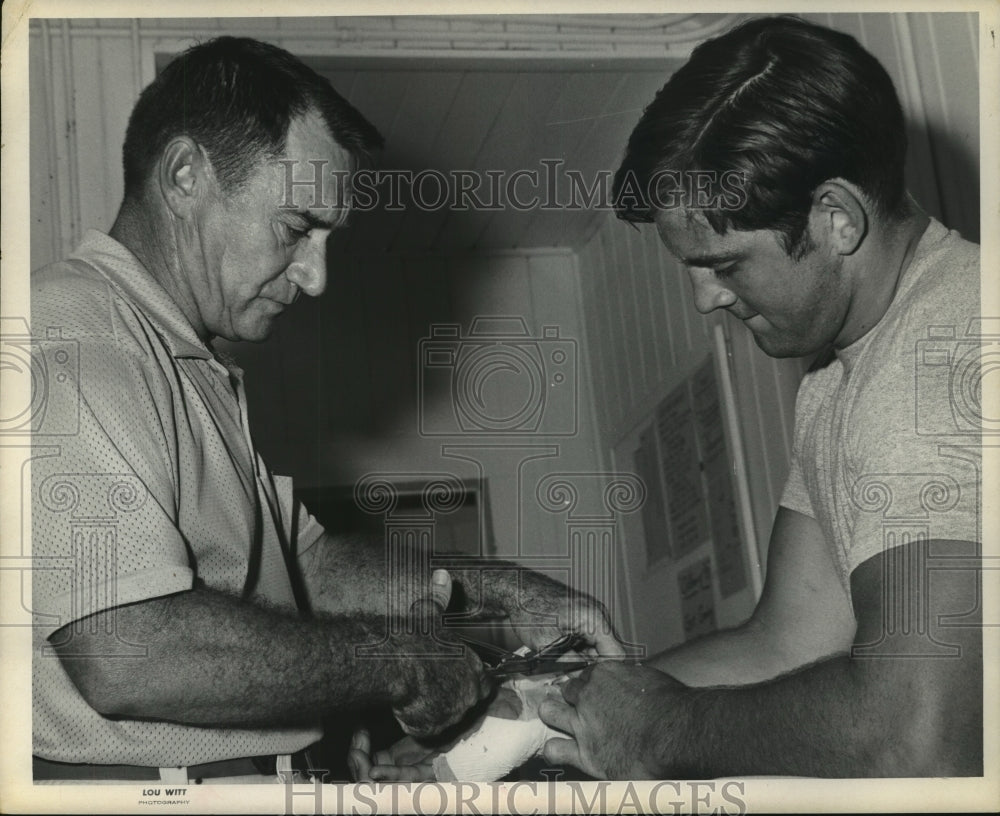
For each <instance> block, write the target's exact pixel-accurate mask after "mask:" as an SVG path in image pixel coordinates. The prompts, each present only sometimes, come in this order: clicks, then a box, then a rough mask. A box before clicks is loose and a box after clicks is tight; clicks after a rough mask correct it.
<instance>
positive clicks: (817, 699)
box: [540, 18, 983, 779]
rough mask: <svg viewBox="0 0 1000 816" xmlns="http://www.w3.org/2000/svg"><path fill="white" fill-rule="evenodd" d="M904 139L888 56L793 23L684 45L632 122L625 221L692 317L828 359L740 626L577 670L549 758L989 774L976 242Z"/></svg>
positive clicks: (616, 768)
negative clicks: (661, 254)
mask: <svg viewBox="0 0 1000 816" xmlns="http://www.w3.org/2000/svg"><path fill="white" fill-rule="evenodd" d="M905 149H906V139H905V130H904V122H903V116H902V112H901V109H900V105H899V102H898V100H897V97H896V94H895V91H894V89H893V86H892V82H891V80H890V79H889V77H888V75H887V74H886V72H885V70H884V69H883V68H882V66H881V65H880V64H879V63H878V62H877V61H876V60H875V59H874V57H872V56H871V55H870V54H868V53H867V52H866V51H865V50H864V49H862V48H861V47H860V46H859V45H858V43H857V42H856V41H855V40H854V39H853V38H851V37H849V36H847V35H844V34H841V33H838V32H835V31H832V30H829V29H825V28H822V27H818V26H814V25H810V24H807V23H805V22H803V21H800V20H797V19H793V18H769V19H756V20H753V21H751V22H748V23H745V24H744V25H742V26H740V27H738V28H737V29H735V30H733V31H730V32H728V33H727V34H725V35H723V36H721V37H718V38H717V39H714V40H711V41H709V42H706V43H704V44H702V45H701V46H699V47H698V48H697V49H696V50H695V51H694V53H693V54H692V56H691V59H690V61H689V62H688V63H687V64H686V65H685V66H684V67H683V68H681V69H680V70H679V71H678V72H677V73H676V74H675V75H674V76H673V77H671V79H670V81H669V82H668V83H667V84H666V85H665V86H664V87H663V89H662V90H661V91H660V92H659V93H658V94H657V96H656V99H655V100H654V101H653V102H652V103H651V105H650V106H649V107H648V108H647V109H646V111H645V113H644V115H643V117H642V119H641V120H640V122H639V123H638V125H637V126H636V128H635V129H634V131H633V133H632V135H631V137H630V140H629V143H628V149H627V151H626V155H625V158H624V160H623V162H622V165H621V167H620V168H619V171H618V174H617V175H616V184H615V193H616V201H619V202H620V203H621V208H620V210H619V213H618V214H619V216H620V217H621V218H623V219H625V220H629V221H641V222H654V223H655V225H656V228H657V230H658V232H659V235H660V238H661V239H662V240H663V242H664V244H665V245H666V246H667V248H668V249H669V250H670V251H671V253H672V254H673V255H674V256H675V257H676V258H677V259H678V261H679V262H680V263H681V264H682V265H683V266H684V267H685V268H686V269H687V271H688V274H689V275H690V277H691V282H692V284H693V287H694V293H695V294H694V296H695V304H696V306H697V308H698V310H699V311H701V312H702V313H705V314H707V313H709V312H711V311H713V310H715V309H726V310H727V311H728V312H729V313H730V314H731V315H733V317H735V318H736V319H738V320H741V321H743V323H744V324H745V325H746V326H747V328H748V329H749V330H750V331H751V332H752V333H753V336H754V339H755V341H756V342H757V344H758V346H760V348H761V349H763V350H764V351H765V352H766V353H767V354H769V355H772V356H775V357H784V356H802V355H814V354H819V355H820V356H819V357H818V359H817V361H816V363H815V364H814V366H813V367H812V370H811V371H810V372H809V373H808V374H807V375H806V376H805V378H804V379H803V382H802V384H801V387H800V390H799V395H798V399H797V407H796V427H795V441H794V452H793V457H794V461H793V464H792V469H791V475H790V477H789V480H788V483H787V486H786V488H785V491H784V495H783V497H782V499H781V506H780V508H779V510H778V513H777V516H776V518H775V522H774V527H773V531H772V535H771V540H770V544H769V548H768V562H767V576H766V583H765V587H764V591H763V595H762V597H761V599H760V602H759V605H758V606H757V608H756V610H755V612H754V614H753V616H752V617H751V619H750V620H749V621H748V622H747V623H746V624H744V625H743V626H740V627H738V628H737V629H734V630H730V631H724V632H720V633H717V634H714V635H711V636H708V637H705V638H702V639H700V640H696V641H693V642H691V643H689V644H684V645H682V646H680V647H678V648H676V649H673V650H670V651H667V652H665V653H663V654H660V655H658V656H656V657H654V658H652V659H650V660H648V661H646V662H645V664H644V665H641V666H636V665H625V664H622V663H617V664H603V665H599V666H597V667H594V668H593V669H592V670H588V671H587V672H586V673H584V675H583V676H581V677H580V678H579V679H575V680H572V681H570V682H569V683H567V684H566V686H565V687H564V693H563V696H564V701H562V702H560V701H552V702H548V703H546V704H544V705H543V706H542V709H541V711H540V714H541V717H542V719H543V720H545V721H546V722H547V723H548V724H549V725H551V726H553V727H555V728H558V729H560V730H562V731H564V732H566V733H567V734H568V735H569V736H570V737H571V739H565V740H563V739H555V740H550V741H549V742H548V744H547V746H546V750H545V755H546V758H547V759H548V760H549V761H551V762H554V763H560V764H563V763H565V764H571V765H575V766H578V767H580V768H582V769H583V770H584V771H586V772H587V773H589V774H592V775H594V776H599V777H607V778H618V779H621V778H650V777H652V778H657V777H658V778H663V777H675V778H684V777H703V776H721V775H743V774H781V775H801V776H834V777H855V776H928V775H933V776H953V775H980V774H982V698H983V688H982V657H981V632H980V628H979V627H980V625H981V617H980V614H981V611H980V606H979V604H980V594H979V574H978V571H977V569H978V566H979V556H980V544H979V542H980V538H981V537H980V530H979V515H980V484H979V474H980V465H979V462H980V449H979V438H978V434H977V433H976V431H975V428H972V429H971V432H969V433H966V434H965V435H964V436H963V435H962V431H963V425H962V422H963V421H962V419H960V418H959V419H956V416H958V414H956V411H955V409H956V405H957V404H958V403H959V402H961V400H962V399H963V397H964V398H965V399H966V400H969V399H970V398H971V399H972V400H973V401H974V400H975V395H974V394H971V395H963V394H962V393H959V391H960V389H958V388H952V387H950V383H954V382H955V381H957V380H958V379H959V378H958V377H952V378H951V379H950V376H951V375H952V374H954V373H955V372H958V371H959V369H960V367H961V365H963V363H962V361H961V360H960V359H959V358H960V357H962V355H963V353H964V351H965V350H966V346H968V344H967V343H963V342H962V338H963V337H965V336H966V335H967V334H968V333H969V332H970V330H971V332H972V334H973V335H974V334H975V329H974V326H975V324H974V323H973V322H972V321H975V320H976V319H977V318H978V317H979V286H980V279H979V251H978V247H977V246H975V245H973V244H970V243H968V242H966V241H964V240H962V238H961V237H960V236H959V235H958V234H957V233H954V232H949V231H948V230H947V229H946V228H945V227H943V226H942V225H941V224H940V223H938V222H937V221H935V220H933V219H929V218H928V217H927V216H926V215H925V214H924V213H922V212H921V211H920V210H919V209H918V208H917V206H916V205H915V204H914V203H913V201H912V200H911V199H909V197H908V196H907V194H906V192H905V190H904V187H903V165H904V159H905ZM935 338H937V339H935ZM928 344H931V345H936V346H939V347H940V352H939V353H938V356H937V359H933V360H932V359H931V358H930V357H925V356H924V353H925V350H929V351H931V352H932V353H933V351H935V350H936V349H926V347H927V346H928ZM973 346H974V348H973V350H972V356H971V357H970V360H971V363H970V362H968V361H966V363H968V365H970V366H972V368H970V370H969V371H968V372H966V373H969V374H971V375H972V376H971V380H970V382H971V384H972V387H973V389H974V388H975V384H976V382H978V378H977V377H976V376H975V375H976V371H978V344H977V343H973ZM933 363H943V365H942V366H940V367H936V368H933V369H931V368H929V366H930V365H931V364H933ZM928 375H929V376H928ZM942 377H943V379H942ZM931 378H934V379H931ZM957 407H958V409H959V411H960V410H961V408H962V406H961V405H957ZM965 430H968V429H965Z"/></svg>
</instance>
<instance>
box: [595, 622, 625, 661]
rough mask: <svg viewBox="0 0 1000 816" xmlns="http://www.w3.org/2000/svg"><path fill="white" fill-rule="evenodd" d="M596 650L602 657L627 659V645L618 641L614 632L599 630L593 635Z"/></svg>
mask: <svg viewBox="0 0 1000 816" xmlns="http://www.w3.org/2000/svg"><path fill="white" fill-rule="evenodd" d="M593 638H594V650H595V651H596V652H597V654H598V655H599V656H600V657H625V655H626V651H625V645H624V644H623V643H622V642H621V641H620V640H618V637H617V636H616V635H615V633H614V631H613V630H611V629H609V630H608V631H607V632H605V631H603V629H598V631H597V632H595V633H594V635H593Z"/></svg>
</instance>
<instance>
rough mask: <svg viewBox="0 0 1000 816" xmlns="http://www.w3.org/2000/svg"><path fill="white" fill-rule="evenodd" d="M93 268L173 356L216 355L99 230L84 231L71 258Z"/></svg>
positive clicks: (156, 284)
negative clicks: (137, 310) (134, 308)
mask: <svg viewBox="0 0 1000 816" xmlns="http://www.w3.org/2000/svg"><path fill="white" fill-rule="evenodd" d="M71 257H73V258H78V259H80V260H82V261H85V262H86V263H88V264H90V265H91V266H93V267H95V268H96V269H97V270H98V271H99V272H100V273H101V274H102V275H104V276H105V277H106V278H107V279H108V281H109V282H110V283H111V285H112V286H114V287H115V288H116V289H118V290H119V291H120V292H121V293H122V295H124V296H125V297H126V298H127V299H128V300H130V301H132V302H133V303H134V304H135V305H136V306H138V307H139V308H140V309H141V310H142V312H143V314H145V315H146V316H147V317H148V318H149V320H150V321H152V323H153V324H154V325H155V327H156V329H157V330H158V332H159V334H160V336H161V337H162V338H163V341H164V343H166V346H167V348H168V349H169V350H170V353H171V354H172V355H173V356H174V357H199V358H201V359H207V360H211V359H214V357H215V355H213V354H212V351H211V350H210V349H209V348H208V346H206V345H205V343H203V342H202V340H201V338H200V337H198V335H197V333H196V332H195V330H194V327H193V326H192V325H191V323H190V322H189V321H188V319H187V318H186V317H185V316H184V313H183V312H182V311H181V309H180V307H179V306H178V305H177V303H176V302H175V301H174V299H173V298H171V297H170V295H169V294H167V290H166V289H164V288H163V287H162V286H161V285H160V283H159V282H158V281H157V280H156V279H155V278H154V277H153V276H152V275H151V274H150V273H149V271H148V270H147V269H146V268H145V267H144V266H143V265H142V264H141V263H140V262H139V259H138V258H136V257H135V255H133V254H132V253H131V252H129V250H128V249H126V248H125V247H124V246H123V245H122V244H120V243H118V241H116V240H115V239H114V238H112V237H111V236H109V235H106V234H105V233H103V232H100V231H98V230H87V233H86V234H85V235H84V237H83V240H82V241H81V242H80V244H79V246H78V247H77V249H76V251H75V252H74V253H73V255H72V256H71Z"/></svg>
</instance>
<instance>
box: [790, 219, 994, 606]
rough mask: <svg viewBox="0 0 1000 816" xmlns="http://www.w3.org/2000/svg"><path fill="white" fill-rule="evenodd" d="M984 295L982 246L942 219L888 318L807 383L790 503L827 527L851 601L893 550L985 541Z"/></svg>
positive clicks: (931, 228) (799, 406)
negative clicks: (863, 577) (980, 392)
mask: <svg viewBox="0 0 1000 816" xmlns="http://www.w3.org/2000/svg"><path fill="white" fill-rule="evenodd" d="M979 290H980V278H979V247H978V246H976V245H975V244H972V243H969V242H968V241H965V240H963V239H962V238H961V236H960V235H959V234H958V233H957V232H954V231H949V230H948V229H946V228H945V227H944V226H942V225H941V224H940V223H939V222H937V221H935V220H934V219H931V221H930V224H929V225H928V227H927V230H926V231H925V233H924V235H923V236H922V238H921V240H920V242H919V244H918V245H917V248H916V251H915V253H914V256H913V258H912V261H911V263H910V265H909V266H908V267H907V269H906V270H905V271H904V273H903V275H902V278H901V280H900V282H899V285H898V287H897V290H896V294H895V296H894V297H893V301H892V303H891V304H890V306H889V308H888V310H887V311H886V313H885V315H884V316H883V317H882V319H881V320H880V321H879V322H878V323H877V324H876V325H875V326H874V327H873V328H872V329H871V330H870V331H869V332H868V333H866V334H865V335H864V336H863V337H861V338H859V339H858V340H857V341H856V342H854V343H852V344H851V345H850V346H848V347H847V348H845V349H842V350H840V351H838V352H837V354H836V356H834V357H833V358H832V359H831V360H830V361H829V362H828V363H827V364H826V365H816V366H814V368H813V370H811V371H809V372H808V373H807V374H806V375H805V377H804V378H803V380H802V384H801V385H800V387H799V392H798V397H797V399H796V406H795V434H794V437H795V439H794V446H793V452H792V465H791V471H790V473H789V477H788V481H787V483H786V486H785V490H784V493H783V495H782V498H781V505H782V506H783V507H788V508H790V509H792V510H796V511H798V512H800V513H804V514H805V515H808V516H811V517H813V518H815V519H816V520H817V521H818V522H819V524H820V527H821V528H822V530H823V533H824V535H825V536H826V539H827V541H828V543H829V545H830V546H831V547H832V548H833V550H834V555H835V557H836V562H837V563H838V564H839V566H840V570H841V580H842V582H843V584H844V588H845V591H847V592H848V595H849V594H850V589H849V588H850V583H849V578H850V574H851V572H852V571H853V570H854V569H855V568H856V567H857V566H858V565H859V564H861V563H863V562H864V561H866V560H868V559H869V558H871V557H872V556H874V555H877V554H879V553H881V552H882V551H883V550H885V549H889V548H892V547H894V546H897V545H900V544H906V543H910V542H913V541H917V540H921V539H926V540H933V539H954V540H961V541H968V542H979V541H981V534H980V526H979V518H980V502H981V484H980V478H981V442H980V435H979V434H980V429H979V427H978V426H977V423H978V422H979V420H978V419H977V417H976V411H977V409H978V404H979V400H980V398H979V396H977V393H976V388H977V387H978V386H979V382H980V379H979V371H980V368H979V363H980V357H981V351H980V349H981V342H980V337H979V334H980V312H979ZM975 554H976V553H975V552H974V551H973V550H972V549H970V552H967V553H966V552H963V553H962V555H970V556H972V555H975Z"/></svg>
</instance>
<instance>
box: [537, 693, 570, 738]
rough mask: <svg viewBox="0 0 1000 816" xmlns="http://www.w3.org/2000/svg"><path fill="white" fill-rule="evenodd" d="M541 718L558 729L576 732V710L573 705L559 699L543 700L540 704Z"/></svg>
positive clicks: (568, 732) (565, 731)
mask: <svg viewBox="0 0 1000 816" xmlns="http://www.w3.org/2000/svg"><path fill="white" fill-rule="evenodd" d="M538 717H539V719H540V720H541V721H542V722H543V723H545V724H546V725H548V726H550V727H551V728H555V729H556V730H557V731H562V732H563V733H565V734H576V712H575V711H574V710H573V707H572V706H570V705H567V704H566V703H561V702H559V701H558V700H551V699H549V700H543V701H542V703H541V705H540V706H538Z"/></svg>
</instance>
